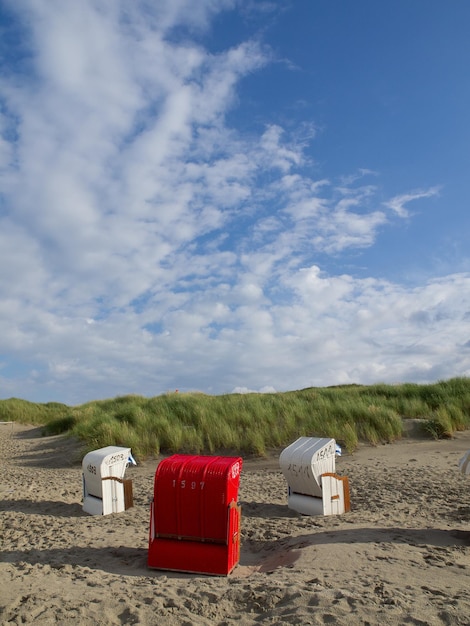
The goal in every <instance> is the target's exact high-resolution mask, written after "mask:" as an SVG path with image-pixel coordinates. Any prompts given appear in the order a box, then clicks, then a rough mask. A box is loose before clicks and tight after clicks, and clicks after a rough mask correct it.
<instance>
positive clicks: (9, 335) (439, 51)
mask: <svg viewBox="0 0 470 626" xmlns="http://www.w3.org/2000/svg"><path fill="white" fill-rule="evenodd" d="M469 31H470V3H468V2H466V1H465V0H457V1H456V2H453V3H444V2H442V1H441V0H413V1H412V2H410V0H395V1H394V2H388V3H386V2H377V1H376V0H357V1H356V2H351V1H350V0H316V1H315V2H312V1H311V0H284V1H282V2H281V1H278V2H276V1H274V0H198V1H197V2H194V0H159V2H153V1H150V0H133V1H132V2H129V1H128V0H80V2H76V0H2V1H1V2H0V398H3V399H5V398H10V397H18V398H23V399H25V400H30V401H34V402H52V401H55V402H64V403H66V404H68V405H79V404H82V403H85V402H87V401H90V400H96V399H105V398H112V397H116V396H123V395H127V394H139V395H143V396H147V397H153V396H156V395H160V394H163V393H168V392H174V391H176V390H179V392H193V391H198V392H202V393H207V394H213V395H220V394H226V393H234V392H235V393H243V392H282V391H290V390H296V389H303V388H305V387H323V386H329V385H338V384H349V383H357V384H364V385H365V384H373V383H380V382H384V383H389V384H395V383H403V382H415V383H430V382H435V381H437V380H445V379H449V378H451V377H455V376H470V252H469V250H470V247H469V233H470V211H469V207H468V198H469V197H470V194H469V192H470V176H469V175H468V174H469V166H470V158H469V156H470V152H469V151H470V122H469V111H470V78H469V74H468V67H469V65H470V38H469V37H468V32H469Z"/></svg>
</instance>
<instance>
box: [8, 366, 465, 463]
mask: <svg viewBox="0 0 470 626" xmlns="http://www.w3.org/2000/svg"><path fill="white" fill-rule="evenodd" d="M411 418H412V419H415V420H416V419H418V420H421V421H420V423H421V426H422V431H423V434H427V435H428V436H432V437H434V438H442V437H451V436H452V434H453V433H454V432H455V431H457V430H465V429H467V428H470V378H454V379H450V380H448V381H440V382H437V383H434V384H429V385H417V384H411V383H406V384H402V385H386V384H378V385H368V386H366V385H364V386H363V385H344V386H341V385H340V386H335V387H323V388H317V387H314V388H313V387H312V388H308V389H302V390H300V391H289V392H284V393H271V394H259V393H251V394H228V395H221V396H209V395H205V394H202V393H168V394H163V395H161V396H156V397H153V398H145V397H142V396H137V395H127V396H119V397H117V398H114V399H108V400H96V401H93V402H88V403H86V404H83V405H80V406H75V407H69V406H67V405H64V404H59V403H54V402H49V403H47V404H38V403H32V402H27V401H25V400H19V399H16V398H10V399H8V400H0V421H10V420H12V421H18V422H21V423H24V424H37V425H41V426H43V427H44V428H43V432H44V433H45V434H67V435H70V436H74V437H76V438H78V439H79V440H80V441H82V442H83V444H84V449H85V450H94V449H97V448H101V447H104V446H108V445H117V446H126V447H130V448H132V451H133V453H134V454H135V455H136V456H138V457H140V458H144V457H147V456H155V455H158V454H160V453H162V454H168V453H174V452H186V453H193V454H214V453H222V454H224V453H226V454H249V455H258V456H263V455H265V454H266V453H267V452H268V451H269V450H271V449H278V448H282V447H285V446H287V445H289V444H290V443H292V441H294V440H295V439H296V438H297V437H300V436H308V437H333V438H334V439H336V441H337V442H338V443H339V444H340V445H342V446H343V447H344V448H345V449H346V450H349V451H353V450H354V449H355V448H356V447H357V445H358V443H359V442H364V443H369V444H372V445H377V444H380V443H386V442H392V441H395V440H397V439H400V438H401V437H402V436H403V435H404V420H406V419H411Z"/></svg>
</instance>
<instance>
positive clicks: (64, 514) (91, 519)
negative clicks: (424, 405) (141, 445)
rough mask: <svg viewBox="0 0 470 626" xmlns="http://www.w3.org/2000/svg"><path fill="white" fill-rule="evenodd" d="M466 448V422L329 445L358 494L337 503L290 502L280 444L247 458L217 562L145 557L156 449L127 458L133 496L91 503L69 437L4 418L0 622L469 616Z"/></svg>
mask: <svg viewBox="0 0 470 626" xmlns="http://www.w3.org/2000/svg"><path fill="white" fill-rule="evenodd" d="M469 448H470V432H464V433H458V434H457V435H456V437H455V438H453V439H451V440H444V441H432V440H426V439H414V438H407V439H404V440H403V441H402V442H399V443H395V444H389V445H380V446H377V447H367V446H364V447H361V448H360V449H359V450H358V451H357V452H355V453H354V454H352V455H344V456H342V457H340V458H338V459H337V461H336V469H337V472H338V473H339V474H342V475H345V476H348V477H349V481H350V487H351V505H352V510H351V511H350V512H349V513H346V514H344V515H341V516H332V517H318V516H315V517H307V516H302V515H300V514H297V513H295V512H293V511H291V510H289V509H288V508H287V494H286V483H285V480H284V477H283V475H282V473H281V471H280V469H279V465H278V456H277V455H276V454H274V455H273V456H271V457H269V458H267V459H264V460H253V459H252V460H249V459H246V460H244V467H243V472H242V477H241V483H240V494H239V495H240V502H241V504H242V544H241V557H240V564H239V565H238V566H237V567H236V568H235V570H234V571H233V572H232V574H231V575H230V576H228V577H213V576H204V575H194V574H184V573H178V572H176V573H175V572H173V573H172V572H164V571H157V570H149V569H148V568H147V566H146V558H147V547H148V530H149V503H150V500H151V498H152V483H153V477H154V473H155V469H156V466H157V464H158V459H155V460H147V461H145V462H142V463H139V464H138V466H137V467H130V468H128V470H127V472H126V478H131V479H132V481H133V491H134V507H132V508H130V509H128V510H127V511H124V512H122V513H117V514H112V515H108V516H90V515H87V514H85V513H84V512H83V510H82V478H81V458H82V454H81V451H80V447H79V446H78V444H77V442H75V441H73V440H70V439H66V438H64V437H62V436H57V437H41V432H40V429H38V428H34V427H31V426H21V425H17V424H13V425H11V424H3V425H1V426H0V476H1V482H0V505H1V506H0V523H1V526H0V539H1V555H0V623H1V624H33V623H34V624H40V625H45V624H60V625H66V624H74V625H79V626H80V625H82V624H83V625H84V624H90V625H91V624H98V623H99V624H117V625H120V624H164V625H172V624H175V625H188V626H189V625H214V624H218V625H225V624H237V625H239V626H245V625H246V626H248V625H255V624H340V625H348V626H351V625H355V624H363V625H365V624H371V625H373V624H374V625H375V624H416V625H424V624H447V625H448V624H461V625H464V624H465V625H468V624H469V623H470V526H469V522H470V477H465V476H463V475H462V474H460V472H459V469H458V460H459V459H460V457H461V456H462V455H463V453H464V452H465V451H466V450H468V449H469ZM137 461H138V462H139V459H137Z"/></svg>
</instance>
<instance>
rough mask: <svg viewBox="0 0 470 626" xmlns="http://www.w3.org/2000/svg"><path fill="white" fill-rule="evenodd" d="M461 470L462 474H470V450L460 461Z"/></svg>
mask: <svg viewBox="0 0 470 626" xmlns="http://www.w3.org/2000/svg"><path fill="white" fill-rule="evenodd" d="M459 468H460V471H461V472H462V474H470V450H467V452H465V454H464V455H463V457H462V458H461V459H460V461H459Z"/></svg>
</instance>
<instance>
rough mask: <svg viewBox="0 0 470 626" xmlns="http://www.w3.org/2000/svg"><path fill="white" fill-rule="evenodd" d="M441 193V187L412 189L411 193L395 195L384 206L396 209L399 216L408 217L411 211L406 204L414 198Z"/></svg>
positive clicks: (429, 196)
mask: <svg viewBox="0 0 470 626" xmlns="http://www.w3.org/2000/svg"><path fill="white" fill-rule="evenodd" d="M438 194H439V187H431V188H430V189H424V190H417V191H411V192H410V193H404V194H401V195H398V196H395V197H394V198H392V199H391V200H389V201H388V202H384V206H385V207H386V208H388V209H391V210H392V211H394V212H395V213H396V214H397V215H398V216H399V217H408V216H409V214H410V213H409V211H408V209H407V208H406V207H405V205H406V204H408V203H409V202H412V201H413V200H419V199H421V198H432V197H433V196H437V195H438Z"/></svg>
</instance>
